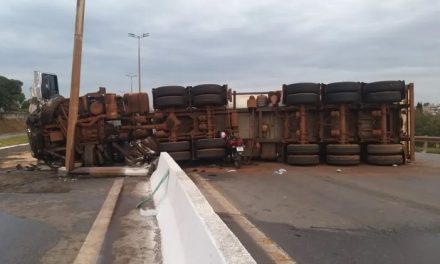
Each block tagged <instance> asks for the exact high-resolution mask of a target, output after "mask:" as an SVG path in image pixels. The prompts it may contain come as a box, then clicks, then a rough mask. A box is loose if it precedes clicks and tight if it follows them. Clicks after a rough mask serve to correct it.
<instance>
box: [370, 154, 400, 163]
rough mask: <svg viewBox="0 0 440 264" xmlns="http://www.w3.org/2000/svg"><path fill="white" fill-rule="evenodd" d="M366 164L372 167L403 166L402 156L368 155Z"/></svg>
mask: <svg viewBox="0 0 440 264" xmlns="http://www.w3.org/2000/svg"><path fill="white" fill-rule="evenodd" d="M367 162H368V163H370V164H374V165H394V164H396V165H401V164H403V156H402V155H387V156H385V155H368V156H367Z"/></svg>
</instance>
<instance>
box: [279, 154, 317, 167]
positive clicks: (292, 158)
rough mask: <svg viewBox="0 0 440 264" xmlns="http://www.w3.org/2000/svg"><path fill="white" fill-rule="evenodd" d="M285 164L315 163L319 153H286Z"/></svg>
mask: <svg viewBox="0 0 440 264" xmlns="http://www.w3.org/2000/svg"><path fill="white" fill-rule="evenodd" d="M287 164H290V165H317V164H319V155H288V156H287Z"/></svg>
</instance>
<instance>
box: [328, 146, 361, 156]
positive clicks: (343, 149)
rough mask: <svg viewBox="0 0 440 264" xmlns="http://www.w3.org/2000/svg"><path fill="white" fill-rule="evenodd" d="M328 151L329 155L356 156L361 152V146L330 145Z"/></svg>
mask: <svg viewBox="0 0 440 264" xmlns="http://www.w3.org/2000/svg"><path fill="white" fill-rule="evenodd" d="M326 150H327V154H334V155H356V154H359V153H360V152H361V146H359V145H358V144H329V145H327V147H326Z"/></svg>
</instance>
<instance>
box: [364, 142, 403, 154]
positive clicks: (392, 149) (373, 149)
mask: <svg viewBox="0 0 440 264" xmlns="http://www.w3.org/2000/svg"><path fill="white" fill-rule="evenodd" d="M367 153H368V154H373V155H394V154H402V153H403V146H402V145H401V144H383V145H381V144H371V145H368V146H367Z"/></svg>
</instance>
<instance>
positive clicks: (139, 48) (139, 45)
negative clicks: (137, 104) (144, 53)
mask: <svg viewBox="0 0 440 264" xmlns="http://www.w3.org/2000/svg"><path fill="white" fill-rule="evenodd" d="M137 39H138V76H139V93H140V92H141V36H138V37H137Z"/></svg>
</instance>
